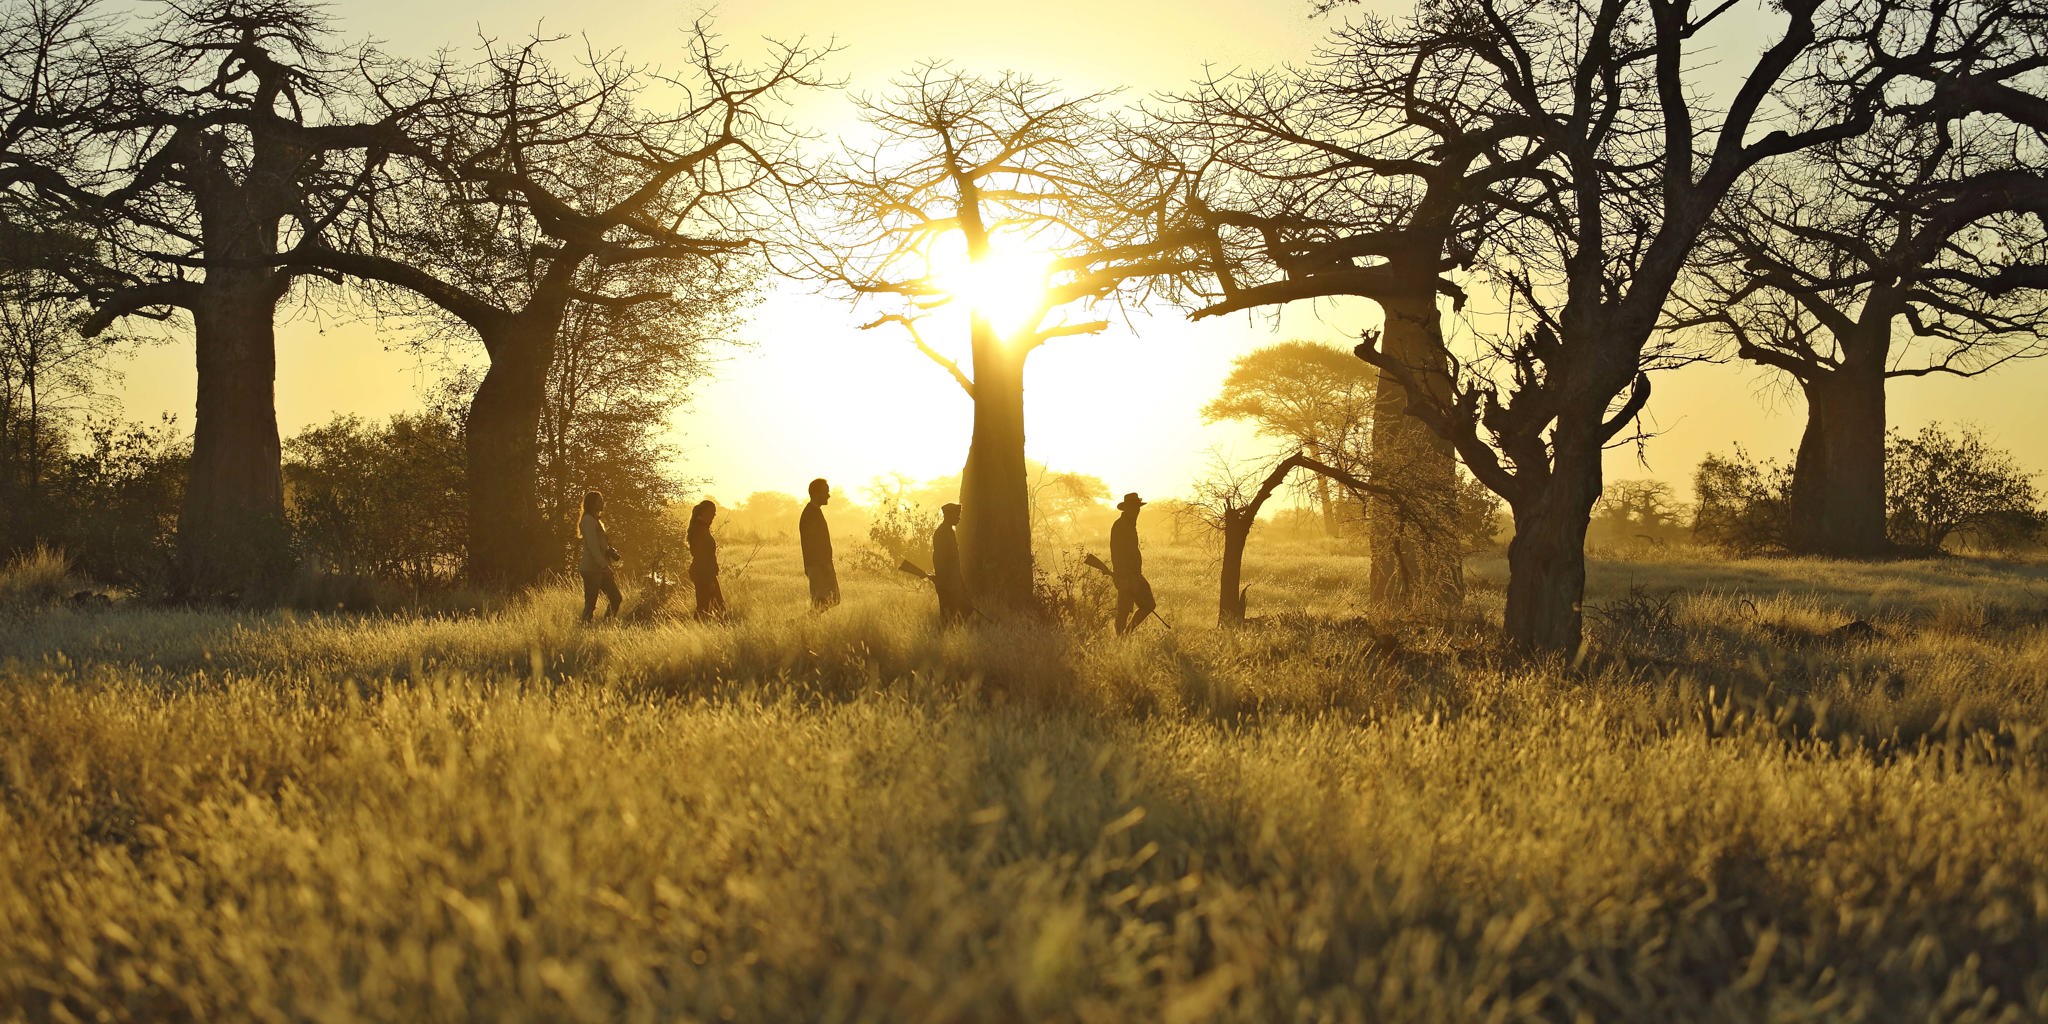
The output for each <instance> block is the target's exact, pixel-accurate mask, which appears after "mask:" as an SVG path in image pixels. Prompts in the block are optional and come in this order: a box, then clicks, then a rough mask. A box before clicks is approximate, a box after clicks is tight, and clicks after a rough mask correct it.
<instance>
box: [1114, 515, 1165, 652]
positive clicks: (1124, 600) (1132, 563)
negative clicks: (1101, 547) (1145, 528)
mask: <svg viewBox="0 0 2048 1024" xmlns="http://www.w3.org/2000/svg"><path fill="white" fill-rule="evenodd" d="M1144 506H1145V503H1144V502H1143V501H1140V500H1138V492H1136V491H1132V492H1130V493H1129V494H1126V495H1124V500H1123V501H1121V502H1119V503H1118V504H1117V506H1116V507H1117V510H1118V511H1120V512H1122V513H1123V514H1122V515H1120V516H1118V517H1117V520H1116V524H1115V525H1113V526H1111V527H1110V528H1109V562H1110V573H1109V575H1110V579H1112V580H1113V581H1115V583H1116V631H1117V632H1118V633H1128V632H1130V631H1131V630H1133V629H1136V628H1137V626H1138V623H1141V622H1143V621H1145V616H1147V615H1151V614H1154V613H1155V611H1156V610H1157V609H1158V606H1159V604H1158V602H1157V601H1155V600H1154V599H1153V597H1152V584H1151V583H1150V582H1148V581H1147V580H1146V579H1145V557H1144V555H1143V554H1141V553H1140V552H1139V551H1138V510H1139V509H1140V508H1143V507H1144ZM1133 612H1135V613H1136V614H1133ZM1161 621H1165V620H1161Z"/></svg>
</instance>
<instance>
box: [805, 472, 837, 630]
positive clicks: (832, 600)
mask: <svg viewBox="0 0 2048 1024" xmlns="http://www.w3.org/2000/svg"><path fill="white" fill-rule="evenodd" d="M831 500H832V485H830V484H828V483H826V482H825V478H824V477H819V478H818V479H816V480H813V481H811V501H810V504H807V505H805V506H804V511H803V514H802V515H800V516H798V517H797V521H796V536H797V541H798V542H799V544H800V545H801V546H802V548H803V552H804V576H805V578H806V579H808V580H809V581H810V584H811V610H812V611H814V612H822V611H824V610H825V609H827V608H830V607H832V606H833V605H836V604H838V603H839V570H838V569H836V568H835V567H834V566H833V565H832V529H831V527H829V526H826V525H825V503H826V502H829V501H831Z"/></svg>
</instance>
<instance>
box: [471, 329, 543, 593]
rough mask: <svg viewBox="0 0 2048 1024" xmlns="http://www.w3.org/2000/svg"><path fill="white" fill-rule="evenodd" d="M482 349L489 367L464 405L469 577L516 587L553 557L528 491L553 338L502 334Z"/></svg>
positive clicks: (536, 501) (511, 332) (526, 333)
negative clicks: (466, 413)
mask: <svg viewBox="0 0 2048 1024" xmlns="http://www.w3.org/2000/svg"><path fill="white" fill-rule="evenodd" d="M487 347H488V348H489V349H490V352H491V366H490V369H489V370H487V371H485V373H484V379H483V382H482V383H481V384H480V385H478V387H477V389H476V397H475V398H473V399H471V401H470V404H469V418H468V420H467V422H466V424H465V427H464V434H465V438H464V441H465V444H466V445H467V451H466V455H467V461H468V473H469V576H470V579H471V580H472V581H473V582H475V583H477V584H478V585H481V586H487V587H523V586H526V585H527V584H530V583H532V582H533V581H534V580H535V579H536V578H537V577H539V575H540V574H541V572H542V571H543V570H544V569H546V568H547V567H548V565H549V564H550V563H551V562H553V561H555V560H556V555H557V554H558V552H556V551H555V550H553V546H552V545H551V544H550V542H549V540H548V533H547V528H546V525H545V524H543V523H542V522H541V516H540V502H539V496H538V494H536V493H535V486H534V484H535V477H536V475H537V474H536V467H537V465H538V462H539V455H540V448H539V441H538V432H539V430H540V416H541V408H542V406H543V405H544V404H545V403H546V400H547V374H548V361H549V360H550V359H551V358H552V357H553V355H554V333H553V331H552V329H546V330H535V329H531V328H527V329H513V330H508V331H506V332H504V333H503V334H502V335H501V336H500V337H497V338H494V339H492V340H491V342H490V344H489V345H488V346H487Z"/></svg>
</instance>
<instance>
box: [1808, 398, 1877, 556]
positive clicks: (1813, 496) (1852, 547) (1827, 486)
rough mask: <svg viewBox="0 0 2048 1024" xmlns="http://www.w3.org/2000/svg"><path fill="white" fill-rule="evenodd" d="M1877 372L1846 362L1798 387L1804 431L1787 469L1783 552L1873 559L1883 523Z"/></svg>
mask: <svg viewBox="0 0 2048 1024" xmlns="http://www.w3.org/2000/svg"><path fill="white" fill-rule="evenodd" d="M1884 384H1885V380H1884V369H1883V367H1882V366H1881V365H1879V366H1865V365H1861V364H1859V363H1856V362H1851V363H1849V364H1847V365H1845V366H1844V367H1843V368H1841V369H1839V370H1835V371H1832V372H1829V373H1827V374H1825V375H1822V376H1818V377H1815V378H1814V379H1812V380H1809V381H1804V382H1802V388H1803V390H1804V391H1805V393H1806V432H1805V433H1804V434H1803V435H1801V436H1800V439H1799V455H1798V458H1797V459H1796V461H1794V463H1793V467H1792V493H1791V497H1790V501H1789V502H1788V505H1789V508H1788V509H1787V520H1788V521H1787V523H1786V538H1785V540H1786V546H1787V547H1790V548H1791V549H1792V550H1794V551H1797V552H1800V553H1802V554H1813V555H1829V556H1833V557H1838V558H1874V557H1878V556H1880V555H1883V554H1884V553H1885V552H1886V551H1888V550H1889V549H1890V544H1889V542H1888V540H1887V538H1886V537H1885V522H1884V428H1885V408H1884Z"/></svg>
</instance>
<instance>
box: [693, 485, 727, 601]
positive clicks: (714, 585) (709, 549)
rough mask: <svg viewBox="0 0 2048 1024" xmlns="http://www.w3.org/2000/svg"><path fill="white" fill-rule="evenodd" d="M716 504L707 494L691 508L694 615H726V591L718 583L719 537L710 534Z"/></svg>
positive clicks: (716, 508) (715, 514) (716, 510)
mask: <svg viewBox="0 0 2048 1024" xmlns="http://www.w3.org/2000/svg"><path fill="white" fill-rule="evenodd" d="M717 515H718V506H717V505H715V504H713V503H712V502H711V499H709V498H706V499H704V500H703V501H700V502H698V503H697V505H696V507H695V508H692V509H691V510H690V532H689V538H688V539H689V542H690V586H691V588H692V589H694V590H695V591H696V592H697V618H698V619H699V620H703V619H715V618H721V617H723V616H724V615H725V592H724V591H723V590H720V589H719V586H718V541H716V540H714V539H713V538H712V536H711V520H712V519H713V518H715V517H716V516H717Z"/></svg>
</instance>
